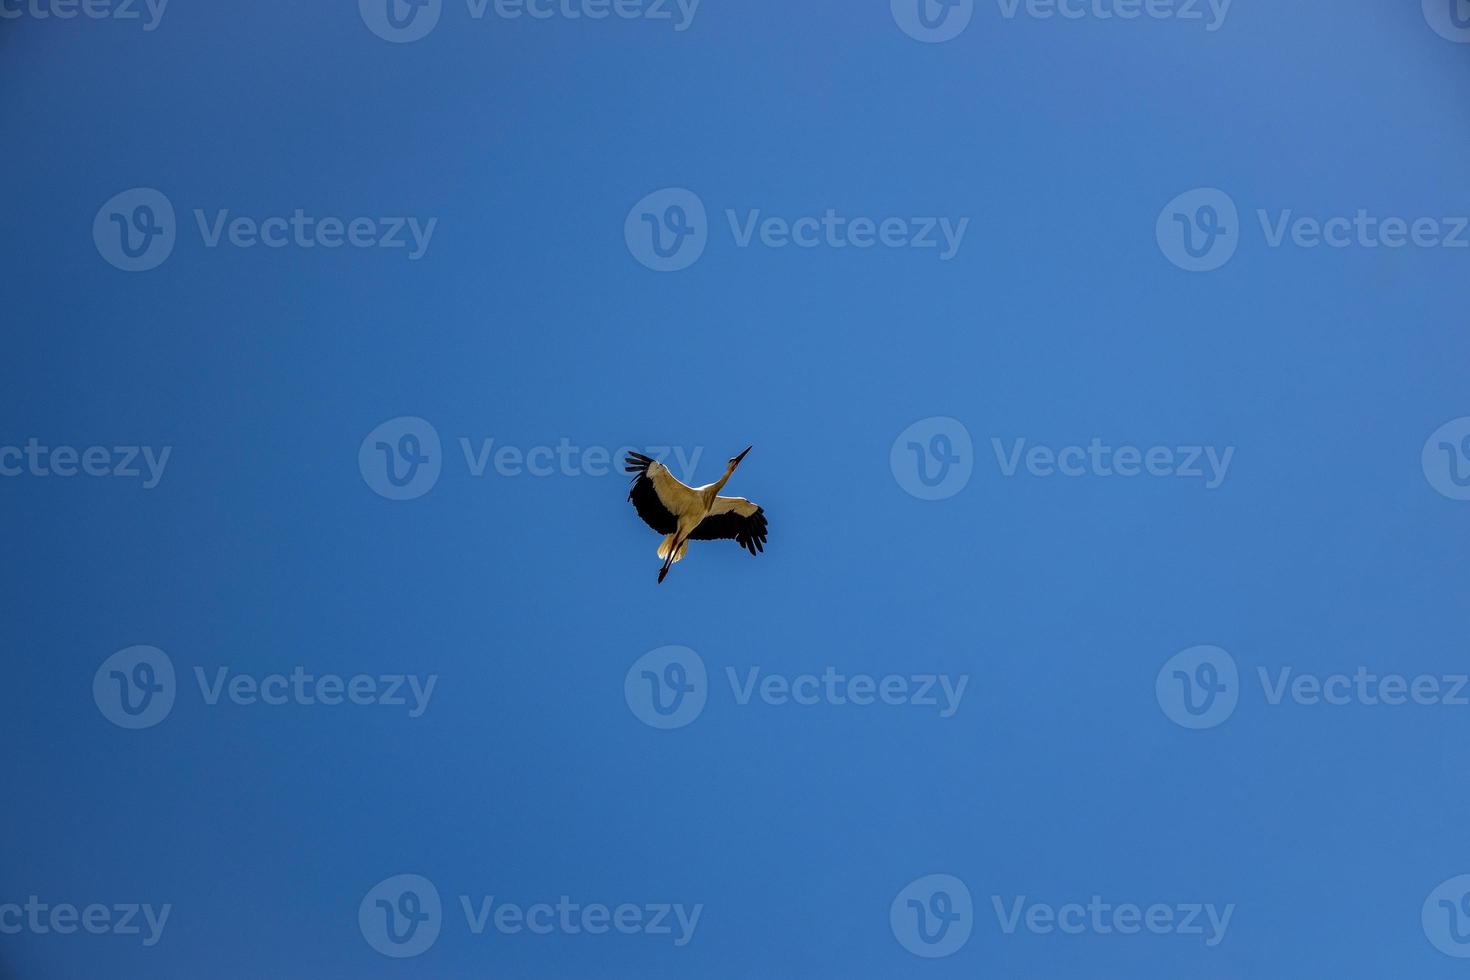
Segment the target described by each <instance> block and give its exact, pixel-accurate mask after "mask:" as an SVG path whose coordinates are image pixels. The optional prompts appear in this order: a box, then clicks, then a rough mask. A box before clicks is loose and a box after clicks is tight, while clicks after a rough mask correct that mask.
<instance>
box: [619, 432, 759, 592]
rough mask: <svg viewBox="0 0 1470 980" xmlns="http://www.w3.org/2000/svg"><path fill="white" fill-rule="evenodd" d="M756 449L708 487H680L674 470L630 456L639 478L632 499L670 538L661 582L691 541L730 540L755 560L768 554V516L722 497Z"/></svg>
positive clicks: (662, 550) (663, 551)
mask: <svg viewBox="0 0 1470 980" xmlns="http://www.w3.org/2000/svg"><path fill="white" fill-rule="evenodd" d="M751 448H752V447H750V446H746V447H745V449H744V451H742V452H741V453H740V455H739V456H736V457H734V458H733V459H731V460H730V463H729V465H727V466H726V467H725V475H724V476H722V477H720V478H719V479H718V480H716V481H715V482H714V483H708V484H705V485H704V486H702V487H688V486H685V485H684V484H683V483H681V482H679V480H678V479H676V478H675V477H674V474H672V473H670V472H669V468H668V467H667V466H665V465H664V464H662V463H660V462H659V461H658V460H656V459H654V458H652V457H651V456H645V455H643V454H642V453H635V452H629V453H628V457H627V459H625V460H624V461H623V462H624V463H625V464H626V467H627V471H628V472H629V473H632V474H634V476H633V488H632V489H631V490H629V491H628V499H629V500H631V501H633V507H634V508H635V509H637V511H638V516H639V517H641V518H643V522H644V523H645V524H647V525H648V526H649V527H651V528H653V529H654V530H655V531H657V532H658V533H659V534H662V535H663V536H664V539H663V541H661V542H659V546H658V556H659V557H660V558H662V559H663V560H664V566H663V568H660V569H659V571H658V580H659V581H660V582H662V581H663V580H664V576H665V575H667V574H669V569H670V568H671V567H673V564H674V562H676V561H680V560H682V559H683V557H684V553H685V552H686V551H688V550H689V542H690V541H721V540H726V539H730V540H733V541H734V542H735V543H736V544H738V545H740V547H742V548H744V549H745V550H746V551H749V552H750V553H751V554H752V555H755V554H757V553H759V552H762V551H765V550H766V548H765V545H766V513H765V511H763V510H762V509H761V508H759V507H757V506H756V505H755V504H753V503H751V502H750V501H749V500H746V499H745V498H744V497H721V496H720V495H719V493H720V490H721V489H723V488H724V486H725V484H726V483H728V482H729V480H730V477H731V475H733V474H734V472H735V467H737V466H739V465H740V461H741V460H742V459H744V458H745V454H746V453H748V452H750V450H751Z"/></svg>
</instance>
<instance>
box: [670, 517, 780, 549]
mask: <svg viewBox="0 0 1470 980" xmlns="http://www.w3.org/2000/svg"><path fill="white" fill-rule="evenodd" d="M689 538H690V540H692V541H729V540H733V541H734V542H735V543H736V544H738V545H740V547H742V548H744V549H745V550H746V551H748V552H750V553H751V554H752V555H754V554H758V553H760V552H763V551H765V550H766V512H765V510H764V509H763V508H760V507H757V508H756V509H755V513H754V514H751V515H750V516H749V517H742V516H741V515H740V514H737V513H736V512H735V511H733V510H728V511H726V512H725V513H723V514H711V515H710V516H709V517H706V518H705V519H704V520H702V521H700V522H699V526H698V527H696V528H695V529H694V533H693V534H691V535H689Z"/></svg>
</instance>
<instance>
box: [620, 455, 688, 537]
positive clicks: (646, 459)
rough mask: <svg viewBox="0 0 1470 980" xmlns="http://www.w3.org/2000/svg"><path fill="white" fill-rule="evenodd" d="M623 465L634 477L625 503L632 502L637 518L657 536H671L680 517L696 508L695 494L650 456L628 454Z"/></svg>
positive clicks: (676, 527)
mask: <svg viewBox="0 0 1470 980" xmlns="http://www.w3.org/2000/svg"><path fill="white" fill-rule="evenodd" d="M623 463H624V465H625V466H626V468H627V471H628V472H629V473H633V474H635V476H634V477H633V488H632V489H631V490H629V491H628V499H629V500H631V501H633V506H634V508H636V509H637V511H638V516H639V517H641V518H643V523H645V524H647V525H648V526H649V527H651V528H653V529H654V530H655V531H657V532H658V533H659V534H673V533H674V532H675V531H677V530H678V529H679V515H680V514H687V513H689V512H690V510H692V509H693V508H694V507H696V506H697V499H696V497H695V495H694V491H693V490H691V489H689V488H688V487H686V486H685V485H684V484H682V483H680V482H679V481H678V480H677V479H675V478H674V474H672V473H670V472H669V469H668V467H666V466H664V464H662V463H660V462H659V461H658V460H656V459H654V458H653V457H652V456H645V455H643V454H642V453H635V452H629V453H628V457H627V459H625V460H623ZM696 513H697V512H696Z"/></svg>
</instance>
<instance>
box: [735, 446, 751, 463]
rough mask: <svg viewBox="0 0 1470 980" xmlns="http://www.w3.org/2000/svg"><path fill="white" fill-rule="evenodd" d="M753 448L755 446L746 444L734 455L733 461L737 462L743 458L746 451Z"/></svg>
mask: <svg viewBox="0 0 1470 980" xmlns="http://www.w3.org/2000/svg"><path fill="white" fill-rule="evenodd" d="M754 448H755V447H754V446H746V447H745V448H744V449H742V450H741V451H740V455H739V456H736V457H735V462H736V463H737V464H738V463H739V462H740V461H741V460H742V459H744V458H745V454H746V453H748V452H750V451H751V450H752V449H754Z"/></svg>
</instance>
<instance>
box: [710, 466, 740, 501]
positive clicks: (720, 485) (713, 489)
mask: <svg viewBox="0 0 1470 980" xmlns="http://www.w3.org/2000/svg"><path fill="white" fill-rule="evenodd" d="M734 474H735V467H733V466H727V467H725V475H724V476H722V477H720V478H719V479H718V480H716V481H715V482H714V483H713V484H712V485H711V486H710V492H709V496H710V499H711V500H713V499H714V498H715V497H717V496H719V494H720V491H721V490H723V489H724V487H725V484H727V483H729V482H730V477H731V476H733V475H734Z"/></svg>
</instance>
